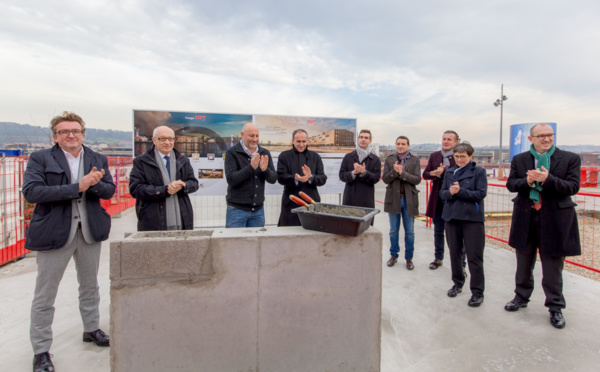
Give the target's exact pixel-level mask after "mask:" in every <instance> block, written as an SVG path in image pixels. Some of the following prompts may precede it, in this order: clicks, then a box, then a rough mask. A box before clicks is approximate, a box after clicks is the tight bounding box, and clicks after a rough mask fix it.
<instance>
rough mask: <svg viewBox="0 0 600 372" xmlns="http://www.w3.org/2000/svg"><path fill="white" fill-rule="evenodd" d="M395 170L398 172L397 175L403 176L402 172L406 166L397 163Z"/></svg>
mask: <svg viewBox="0 0 600 372" xmlns="http://www.w3.org/2000/svg"><path fill="white" fill-rule="evenodd" d="M394 170H395V171H396V173H398V174H402V171H403V170H404V166H403V165H400V163H399V162H396V163H395V164H394Z"/></svg>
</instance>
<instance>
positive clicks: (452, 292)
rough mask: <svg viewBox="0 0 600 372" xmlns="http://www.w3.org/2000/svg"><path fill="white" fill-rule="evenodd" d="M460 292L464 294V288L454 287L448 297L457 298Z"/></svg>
mask: <svg viewBox="0 0 600 372" xmlns="http://www.w3.org/2000/svg"><path fill="white" fill-rule="evenodd" d="M460 292H462V288H459V287H457V286H456V285H453V286H452V288H450V290H449V291H448V297H456V295H457V294H459V293H460Z"/></svg>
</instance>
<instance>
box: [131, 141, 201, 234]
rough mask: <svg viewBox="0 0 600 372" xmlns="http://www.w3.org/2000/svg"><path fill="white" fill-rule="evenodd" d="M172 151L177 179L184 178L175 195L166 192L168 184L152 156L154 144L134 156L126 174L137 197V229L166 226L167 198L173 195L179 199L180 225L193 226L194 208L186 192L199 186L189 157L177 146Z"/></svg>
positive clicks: (153, 228)
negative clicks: (182, 153) (182, 184)
mask: <svg viewBox="0 0 600 372" xmlns="http://www.w3.org/2000/svg"><path fill="white" fill-rule="evenodd" d="M173 151H174V152H175V160H176V163H175V164H176V175H177V176H176V179H178V180H181V181H183V182H185V187H184V188H182V189H181V190H179V192H178V193H177V194H174V195H170V194H169V193H168V192H167V187H166V186H167V185H165V183H164V181H163V177H162V174H161V171H160V168H159V165H158V164H157V163H156V159H155V157H154V146H152V147H150V149H149V150H148V151H146V152H145V153H144V154H142V155H139V156H138V157H136V158H135V159H133V168H132V169H131V174H130V175H129V192H130V193H131V196H132V197H134V198H135V199H136V201H135V213H136V214H137V218H138V226H137V227H138V231H152V230H166V229H167V210H166V199H167V198H168V197H173V196H175V195H176V196H177V198H178V199H179V210H180V212H181V223H182V225H183V226H182V229H183V230H192V229H193V228H194V211H193V208H192V202H191V201H190V197H189V196H188V194H191V193H193V192H196V191H197V190H198V179H197V178H196V176H195V175H194V169H193V168H192V165H191V164H190V160H189V159H188V158H187V157H186V156H183V155H181V153H179V152H178V151H177V150H173Z"/></svg>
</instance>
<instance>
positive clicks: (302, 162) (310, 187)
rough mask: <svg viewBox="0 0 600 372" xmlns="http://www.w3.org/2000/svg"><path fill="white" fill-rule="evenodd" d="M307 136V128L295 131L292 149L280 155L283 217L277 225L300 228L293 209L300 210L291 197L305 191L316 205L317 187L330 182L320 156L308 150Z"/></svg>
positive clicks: (278, 179) (279, 168) (318, 198)
mask: <svg viewBox="0 0 600 372" xmlns="http://www.w3.org/2000/svg"><path fill="white" fill-rule="evenodd" d="M307 141H308V134H307V133H306V131H305V130H304V129H296V130H295V131H294V133H293V134H292V148H291V149H290V150H286V151H283V152H282V153H281V154H279V159H278V161H277V181H278V182H279V183H280V184H282V185H283V195H282V196H281V214H280V215H279V222H278V223H277V226H300V219H299V218H298V215H296V214H294V213H292V212H291V211H292V209H293V208H296V207H298V205H297V204H296V203H294V202H293V201H291V200H290V195H296V196H298V194H299V193H300V191H303V192H305V193H306V194H307V195H308V196H310V197H311V198H313V199H314V200H315V201H316V202H320V201H321V197H320V196H319V191H318V190H317V187H318V186H323V185H324V184H325V182H327V176H326V175H325V171H324V168H323V161H322V160H321V156H319V154H317V153H316V152H314V151H309V150H308V145H307Z"/></svg>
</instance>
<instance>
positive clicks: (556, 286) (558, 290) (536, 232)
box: [515, 210, 567, 311]
mask: <svg viewBox="0 0 600 372" xmlns="http://www.w3.org/2000/svg"><path fill="white" fill-rule="evenodd" d="M529 226H530V227H529V236H528V237H527V247H526V250H525V251H517V273H516V274H515V293H516V295H517V297H518V298H519V299H520V300H521V301H524V302H528V301H529V298H530V297H531V293H532V292H533V268H534V267H535V260H536V253H537V249H538V247H539V242H540V237H541V228H540V226H541V219H540V212H539V211H536V210H532V211H531V222H530V224H529ZM540 260H541V261H542V288H543V289H544V293H545V294H546V302H545V303H544V305H545V306H546V307H547V308H548V309H549V310H550V311H560V310H561V309H564V308H565V307H566V306H567V304H566V302H565V298H564V296H563V279H562V271H563V267H564V265H565V258H564V257H552V256H549V255H547V254H544V253H542V252H540Z"/></svg>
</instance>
